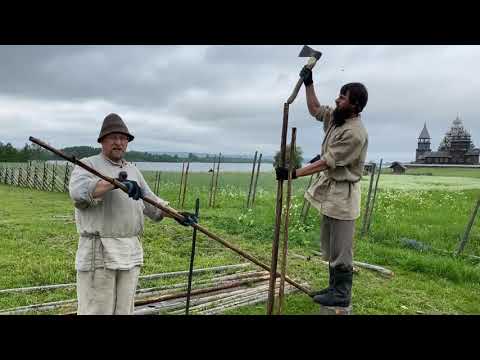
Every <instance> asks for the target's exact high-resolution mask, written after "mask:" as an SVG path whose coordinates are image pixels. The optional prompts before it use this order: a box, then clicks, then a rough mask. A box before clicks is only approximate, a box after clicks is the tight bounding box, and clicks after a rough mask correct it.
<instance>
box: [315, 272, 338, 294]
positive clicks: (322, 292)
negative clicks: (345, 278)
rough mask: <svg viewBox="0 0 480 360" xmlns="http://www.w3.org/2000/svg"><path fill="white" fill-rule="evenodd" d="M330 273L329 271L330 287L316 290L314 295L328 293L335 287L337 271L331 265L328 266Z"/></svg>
mask: <svg viewBox="0 0 480 360" xmlns="http://www.w3.org/2000/svg"><path fill="white" fill-rule="evenodd" d="M328 273H329V275H328V287H327V288H325V289H322V290H318V291H314V292H313V293H312V295H313V296H316V295H322V294H326V293H328V291H329V290H330V289H331V288H332V287H333V282H334V276H335V273H334V272H333V268H332V267H330V266H329V267H328Z"/></svg>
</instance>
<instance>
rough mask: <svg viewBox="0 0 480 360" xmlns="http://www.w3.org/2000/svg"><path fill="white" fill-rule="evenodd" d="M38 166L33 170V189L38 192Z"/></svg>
mask: <svg viewBox="0 0 480 360" xmlns="http://www.w3.org/2000/svg"><path fill="white" fill-rule="evenodd" d="M37 172H38V166H35V169H34V170H33V188H34V189H37V190H38V174H37Z"/></svg>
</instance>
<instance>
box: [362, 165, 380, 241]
mask: <svg viewBox="0 0 480 360" xmlns="http://www.w3.org/2000/svg"><path fill="white" fill-rule="evenodd" d="M376 166H377V164H375V163H373V164H372V173H371V174H370V185H369V186H368V195H367V201H366V203H365V215H363V226H362V232H361V234H360V236H362V237H363V236H365V233H366V230H367V220H368V213H369V210H370V209H369V206H370V195H371V193H372V186H373V178H374V176H375V168H376Z"/></svg>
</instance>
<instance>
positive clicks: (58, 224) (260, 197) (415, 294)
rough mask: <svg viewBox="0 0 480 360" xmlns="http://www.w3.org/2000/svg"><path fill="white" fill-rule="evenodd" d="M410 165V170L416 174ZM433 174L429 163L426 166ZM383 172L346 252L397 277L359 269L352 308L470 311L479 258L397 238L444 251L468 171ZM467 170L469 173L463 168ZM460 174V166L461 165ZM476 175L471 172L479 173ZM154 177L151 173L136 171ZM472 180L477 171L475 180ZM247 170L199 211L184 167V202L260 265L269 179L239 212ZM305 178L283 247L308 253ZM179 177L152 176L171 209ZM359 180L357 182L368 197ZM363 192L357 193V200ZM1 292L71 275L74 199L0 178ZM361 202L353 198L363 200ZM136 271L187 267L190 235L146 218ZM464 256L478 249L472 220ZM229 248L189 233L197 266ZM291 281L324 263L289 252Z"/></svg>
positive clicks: (322, 279) (195, 179)
mask: <svg viewBox="0 0 480 360" xmlns="http://www.w3.org/2000/svg"><path fill="white" fill-rule="evenodd" d="M416 170H419V169H416ZM431 170H432V169H428V171H431ZM434 170H437V172H436V173H435V174H434V175H432V176H430V175H428V176H420V175H403V176H398V175H388V174H382V176H381V178H380V183H379V192H378V197H377V201H376V211H375V214H374V219H373V224H372V227H371V229H370V235H369V236H367V237H365V238H360V237H359V230H360V228H361V224H362V218H359V219H358V221H357V235H356V239H355V259H356V260H359V261H363V262H368V263H372V264H377V265H381V266H384V267H387V268H389V269H391V270H393V271H394V272H395V276H394V277H393V278H391V279H387V278H384V277H382V276H380V275H379V274H377V273H374V272H371V271H369V270H365V269H362V270H361V272H360V273H359V274H358V275H355V277H354V288H353V305H354V313H355V314H415V313H416V311H422V312H424V313H447V314H480V303H479V301H478V299H479V298H480V265H479V264H478V262H476V261H474V260H470V259H469V258H467V257H460V258H455V257H453V256H451V255H445V254H442V253H439V252H435V251H418V250H415V249H412V248H409V247H407V246H406V245H405V244H404V243H403V242H402V239H403V238H407V239H414V240H417V241H421V242H422V243H424V244H427V245H430V246H432V247H434V248H438V249H443V250H447V251H453V250H454V249H455V248H456V246H457V243H458V240H459V236H461V234H463V231H464V228H465V225H466V223H467V221H468V218H469V215H470V212H471V211H472V208H473V206H474V204H475V201H476V199H477V197H478V196H479V195H480V179H478V178H477V176H476V175H477V173H476V172H471V173H469V174H468V175H464V174H463V173H462V176H457V177H455V176H453V175H452V174H450V173H445V172H444V173H442V172H438V170H451V169H434ZM467 170H468V169H467ZM460 171H461V170H460ZM476 171H478V172H479V173H480V171H479V170H478V169H477V170H476ZM145 176H146V178H147V180H148V181H149V182H150V183H151V184H153V182H154V179H155V173H153V172H151V173H148V172H146V173H145ZM478 177H480V176H478ZM249 181H250V174H247V173H222V174H221V176H220V181H219V186H220V190H219V192H218V194H217V204H216V207H215V208H213V209H209V208H208V207H207V204H208V188H209V184H210V176H209V175H208V174H199V173H195V174H190V176H189V189H188V192H187V198H186V203H185V208H186V209H188V210H192V208H193V204H194V200H195V198H196V197H199V198H200V201H201V209H200V219H201V220H200V222H201V224H202V225H204V226H205V227H207V228H208V229H209V230H211V231H213V232H214V233H217V234H219V235H220V236H222V237H223V238H224V239H226V240H227V241H229V242H232V243H234V244H236V245H237V246H239V247H240V248H242V249H243V250H245V251H247V252H249V253H251V254H254V255H255V256H256V257H258V258H259V259H261V260H262V261H264V262H265V263H267V264H270V256H271V242H272V236H273V224H274V211H275V192H276V182H275V180H274V176H273V173H272V174H268V173H267V174H263V173H262V174H261V175H260V180H259V185H258V191H257V196H256V201H255V207H254V209H252V210H245V202H246V196H247V192H248V184H249ZM307 181H308V179H300V180H296V181H295V183H294V197H293V206H292V210H291V215H290V219H291V224H290V231H289V239H290V244H289V251H290V252H292V253H296V254H301V255H310V254H311V251H312V250H318V248H319V226H320V224H319V218H318V215H317V214H316V212H315V211H314V210H311V211H310V213H309V216H308V218H307V221H306V223H305V224H303V223H302V222H301V221H300V216H299V215H300V209H301V206H302V202H303V198H302V194H303V191H304V188H305V186H306V183H307ZM178 184H179V174H178V173H162V179H161V185H160V196H161V197H162V198H164V199H166V200H168V201H170V202H171V205H172V206H173V207H175V208H177V199H178ZM367 188H368V178H367V177H365V178H364V179H363V180H362V190H363V194H364V195H366V190H367ZM363 198H365V196H364V197H363ZM0 199H1V200H0V230H1V234H2V235H1V238H2V241H1V243H0V289H4V288H13V287H24V286H35V285H45V284H54V283H67V282H75V269H74V257H75V251H76V246H77V233H76V229H75V223H74V221H73V206H72V204H71V201H70V199H69V198H68V196H67V194H65V193H51V192H42V191H36V190H30V189H25V188H18V187H11V186H6V185H0ZM362 206H363V201H362ZM145 228H146V229H145V234H144V236H143V239H142V241H143V244H144V250H145V265H144V267H143V269H142V274H149V273H153V272H164V271H178V270H186V269H187V268H188V262H189V253H190V246H191V243H190V241H191V230H189V229H186V228H183V227H181V226H178V225H177V224H176V223H175V222H174V221H172V220H171V219H167V220H164V221H162V222H160V223H154V222H151V221H150V220H146V227H145ZM465 253H466V254H470V255H476V256H480V226H479V223H478V222H476V223H475V225H474V227H473V229H472V232H471V235H470V240H469V243H468V245H467V247H466V249H465ZM243 261H244V260H243V259H241V258H240V257H239V256H237V255H236V254H234V253H232V252H231V251H229V250H228V249H224V248H222V246H221V245H220V244H218V243H216V242H215V241H214V240H210V239H208V238H206V237H205V236H203V235H202V234H199V236H198V248H197V256H196V259H195V266H196V267H207V266H216V265H223V264H233V263H239V262H243ZM288 273H289V274H290V276H292V277H294V278H296V279H299V280H302V281H306V282H308V283H309V284H310V285H311V286H312V287H314V288H320V287H324V285H325V284H326V283H327V281H328V270H327V268H326V267H325V266H324V265H321V264H320V263H318V262H316V261H315V260H311V261H304V260H299V259H297V258H293V257H291V258H289V262H288ZM72 298H75V292H74V291H65V290H58V291H51V292H45V293H35V294H17V295H0V309H6V308H10V307H15V306H21V305H28V304H34V303H39V302H46V301H54V300H65V299H72ZM316 312H318V306H317V305H315V304H314V303H313V302H312V301H311V299H310V298H308V297H307V296H305V295H303V294H299V293H297V294H293V295H289V296H288V297H287V302H286V308H285V313H287V314H313V313H316ZM229 313H230V314H264V313H265V304H261V305H258V306H247V307H244V308H241V309H236V310H232V311H230V312H229Z"/></svg>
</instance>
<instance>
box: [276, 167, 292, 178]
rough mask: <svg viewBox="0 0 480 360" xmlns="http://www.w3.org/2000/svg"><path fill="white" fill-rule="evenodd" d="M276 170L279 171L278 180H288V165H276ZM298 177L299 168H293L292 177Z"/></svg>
mask: <svg viewBox="0 0 480 360" xmlns="http://www.w3.org/2000/svg"><path fill="white" fill-rule="evenodd" d="M275 172H276V173H277V180H288V169H287V168H286V167H276V168H275ZM296 178H297V170H296V169H293V171H292V179H296Z"/></svg>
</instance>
